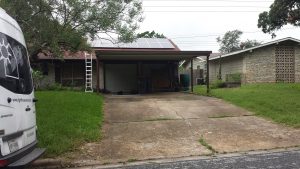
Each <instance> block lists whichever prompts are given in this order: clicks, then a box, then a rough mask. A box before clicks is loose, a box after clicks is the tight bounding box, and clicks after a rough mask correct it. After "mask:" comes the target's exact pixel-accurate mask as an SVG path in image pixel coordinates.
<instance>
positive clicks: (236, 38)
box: [217, 30, 261, 53]
mask: <svg viewBox="0 0 300 169" xmlns="http://www.w3.org/2000/svg"><path fill="white" fill-rule="evenodd" d="M242 34H243V32H242V31H240V30H233V31H228V32H226V33H225V35H224V36H223V37H218V38H217V42H218V43H219V44H220V49H219V51H220V52H221V53H230V52H234V51H237V50H241V49H246V48H250V47H254V46H258V45H260V44H261V42H259V41H257V40H249V39H247V40H246V41H244V42H241V40H240V39H241V36H242Z"/></svg>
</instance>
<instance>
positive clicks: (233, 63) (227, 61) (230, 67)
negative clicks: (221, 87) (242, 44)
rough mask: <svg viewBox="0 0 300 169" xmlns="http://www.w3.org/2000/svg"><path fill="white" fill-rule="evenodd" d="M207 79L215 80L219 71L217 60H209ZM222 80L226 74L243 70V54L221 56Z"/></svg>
mask: <svg viewBox="0 0 300 169" xmlns="http://www.w3.org/2000/svg"><path fill="white" fill-rule="evenodd" d="M209 71H210V72H209V73H210V76H209V79H210V81H211V82H214V81H216V80H217V77H218V73H219V60H213V61H210V64H209ZM221 72H222V80H224V81H225V80H226V75H227V74H233V73H242V72H243V56H242V55H236V56H232V57H226V58H222V60H221Z"/></svg>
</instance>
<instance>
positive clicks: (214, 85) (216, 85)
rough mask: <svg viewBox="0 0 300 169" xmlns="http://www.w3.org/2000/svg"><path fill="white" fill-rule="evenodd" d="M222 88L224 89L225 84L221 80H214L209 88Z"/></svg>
mask: <svg viewBox="0 0 300 169" xmlns="http://www.w3.org/2000/svg"><path fill="white" fill-rule="evenodd" d="M224 87H226V83H225V82H223V81H222V80H216V81H214V82H213V83H212V84H211V86H210V88H211V89H217V88H224Z"/></svg>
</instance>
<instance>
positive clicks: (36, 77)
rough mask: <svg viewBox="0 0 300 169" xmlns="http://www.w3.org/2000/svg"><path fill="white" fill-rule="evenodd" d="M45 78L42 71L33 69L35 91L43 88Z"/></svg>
mask: <svg viewBox="0 0 300 169" xmlns="http://www.w3.org/2000/svg"><path fill="white" fill-rule="evenodd" d="M43 78H44V76H43V74H42V72H41V71H39V70H34V69H32V80H33V86H34V89H36V90H38V89H40V87H41V86H40V84H41V81H42V80H43Z"/></svg>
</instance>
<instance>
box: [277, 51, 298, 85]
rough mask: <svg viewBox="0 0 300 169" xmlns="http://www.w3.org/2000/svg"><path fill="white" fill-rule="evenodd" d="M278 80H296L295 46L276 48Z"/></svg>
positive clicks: (288, 81) (290, 81)
mask: <svg viewBox="0 0 300 169" xmlns="http://www.w3.org/2000/svg"><path fill="white" fill-rule="evenodd" d="M275 64H276V66H275V67H276V82H285V83H294V82H295V49H294V47H293V46H277V47H276V48H275Z"/></svg>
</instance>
